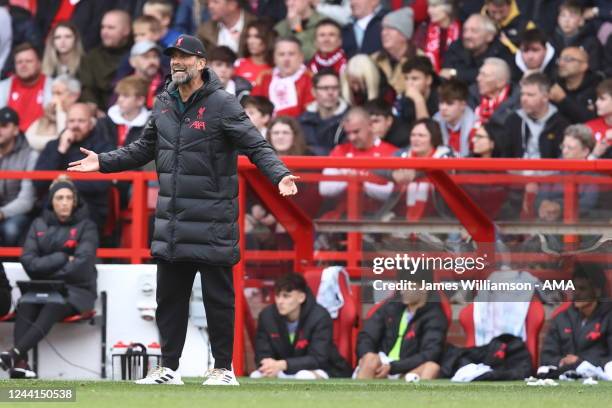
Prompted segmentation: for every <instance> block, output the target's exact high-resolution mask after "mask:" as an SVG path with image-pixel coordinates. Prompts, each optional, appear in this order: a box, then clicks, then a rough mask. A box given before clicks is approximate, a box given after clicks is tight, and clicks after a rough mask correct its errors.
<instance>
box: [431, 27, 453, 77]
mask: <svg viewBox="0 0 612 408" xmlns="http://www.w3.org/2000/svg"><path fill="white" fill-rule="evenodd" d="M442 30H443V28H442V27H440V26H439V25H438V24H435V23H429V25H428V26H427V37H426V39H425V55H427V57H428V58H429V59H430V60H431V63H432V64H433V66H434V69H435V70H436V72H440V68H442V58H441V54H442V51H446V50H447V49H448V47H449V46H450V45H451V43H452V42H453V41H455V40H457V39H459V37H460V36H461V25H460V24H459V21H453V22H452V23H451V24H450V25H449V26H448V28H447V29H446V40H445V41H444V45H443V46H442V45H441V44H440V42H441V37H442Z"/></svg>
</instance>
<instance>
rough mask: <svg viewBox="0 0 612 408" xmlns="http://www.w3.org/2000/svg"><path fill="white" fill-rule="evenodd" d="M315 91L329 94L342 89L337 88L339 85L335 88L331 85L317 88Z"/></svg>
mask: <svg viewBox="0 0 612 408" xmlns="http://www.w3.org/2000/svg"><path fill="white" fill-rule="evenodd" d="M315 89H316V90H317V91H325V92H329V91H337V90H339V89H340V87H339V86H337V85H336V86H333V85H330V86H316V87H315Z"/></svg>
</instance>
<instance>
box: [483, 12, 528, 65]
mask: <svg viewBox="0 0 612 408" xmlns="http://www.w3.org/2000/svg"><path fill="white" fill-rule="evenodd" d="M484 3H485V4H484V7H483V8H482V14H484V15H486V16H487V17H489V18H490V19H491V20H493V22H494V23H495V25H496V26H497V29H498V30H499V37H500V38H499V39H500V41H501V43H502V44H503V45H505V46H506V47H507V48H508V50H510V52H511V53H512V54H514V53H515V52H516V51H517V50H518V46H519V41H520V36H521V34H522V33H523V32H524V31H525V30H527V29H530V28H535V25H534V24H533V23H532V22H531V21H529V17H528V16H526V15H525V14H523V13H521V10H519V7H518V6H517V4H516V0H485V2H484Z"/></svg>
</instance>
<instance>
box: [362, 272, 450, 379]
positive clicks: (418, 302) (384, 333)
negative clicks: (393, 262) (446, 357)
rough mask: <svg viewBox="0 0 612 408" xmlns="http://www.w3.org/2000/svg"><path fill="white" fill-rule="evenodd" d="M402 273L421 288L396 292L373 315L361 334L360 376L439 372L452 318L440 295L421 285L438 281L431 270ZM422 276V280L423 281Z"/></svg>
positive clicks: (401, 276) (428, 376) (427, 375)
mask: <svg viewBox="0 0 612 408" xmlns="http://www.w3.org/2000/svg"><path fill="white" fill-rule="evenodd" d="M412 272H413V273H414V272H416V273H414V274H410V273H409V272H408V273H406V272H403V271H402V272H400V273H399V274H398V275H399V276H398V283H403V284H406V283H407V282H413V285H415V284H416V287H417V288H419V289H404V290H398V291H396V292H395V294H394V296H393V297H392V298H391V299H389V300H387V301H385V302H384V303H383V304H382V306H381V307H379V308H378V310H376V312H374V314H373V315H372V316H371V317H370V318H368V319H367V320H366V321H365V322H364V324H363V328H362V329H361V331H360V332H359V335H358V337H357V358H358V359H359V364H358V366H357V368H356V369H355V374H354V375H353V376H354V377H355V378H357V379H372V378H390V379H396V378H400V377H406V380H407V381H408V380H409V377H408V376H406V374H409V373H410V374H416V375H417V376H418V377H417V378H419V377H420V378H421V379H424V380H432V379H434V378H437V377H438V373H439V371H440V366H439V365H438V363H439V361H440V359H441V357H442V353H443V351H444V342H445V339H446V330H447V328H448V322H447V320H446V316H445V315H444V312H443V311H442V308H441V307H440V303H439V302H435V301H431V300H432V298H434V296H435V294H434V293H433V292H430V291H428V290H427V289H424V288H422V287H421V284H422V283H421V282H424V281H426V282H432V273H431V272H430V271H428V270H424V269H421V270H418V271H412ZM417 279H418V280H417Z"/></svg>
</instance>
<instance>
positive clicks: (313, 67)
mask: <svg viewBox="0 0 612 408" xmlns="http://www.w3.org/2000/svg"><path fill="white" fill-rule="evenodd" d="M345 66H346V54H344V50H343V49H342V48H338V49H337V50H336V51H334V52H332V53H330V54H327V55H324V54H323V53H321V52H320V51H317V53H316V54H315V55H314V57H312V59H311V60H310V64H308V69H310V71H311V72H312V73H313V74H316V73H317V72H319V71H320V70H322V69H324V68H331V69H333V70H334V71H335V72H336V73H337V74H338V75H340V74H341V73H342V71H343V70H344V67H345Z"/></svg>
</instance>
